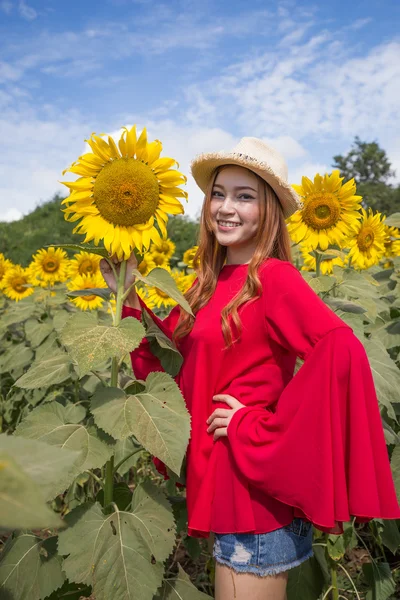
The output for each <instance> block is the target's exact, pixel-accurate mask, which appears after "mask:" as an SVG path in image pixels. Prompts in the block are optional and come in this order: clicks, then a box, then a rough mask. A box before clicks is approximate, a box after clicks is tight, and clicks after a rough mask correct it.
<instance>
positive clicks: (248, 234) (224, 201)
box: [210, 165, 260, 257]
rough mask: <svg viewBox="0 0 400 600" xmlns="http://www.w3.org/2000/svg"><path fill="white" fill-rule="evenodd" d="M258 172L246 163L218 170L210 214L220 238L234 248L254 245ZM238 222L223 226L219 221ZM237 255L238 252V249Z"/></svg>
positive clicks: (258, 210) (257, 200)
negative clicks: (244, 165)
mask: <svg viewBox="0 0 400 600" xmlns="http://www.w3.org/2000/svg"><path fill="white" fill-rule="evenodd" d="M259 196H260V192H259V189H258V179H257V176H256V175H255V174H254V173H252V172H250V171H248V170H247V169H245V168H243V167H238V166H234V165H232V166H229V167H225V168H224V169H223V170H222V171H220V173H218V175H217V177H216V180H215V183H214V187H213V189H212V195H211V207H210V208H211V218H212V223H213V230H214V233H215V235H216V237H217V240H218V242H219V243H220V244H221V245H223V246H232V247H234V248H235V250H238V251H239V249H241V250H243V251H244V250H245V249H250V248H254V240H255V235H256V232H257V228H258V221H259V213H260V197H259ZM220 220H222V221H230V222H231V223H236V224H239V225H237V226H234V227H232V226H231V227H230V228H229V229H228V228H227V229H221V228H220V226H219V224H218V223H219V221H220ZM234 248H232V250H233V249H234ZM235 255H236V257H237V252H235Z"/></svg>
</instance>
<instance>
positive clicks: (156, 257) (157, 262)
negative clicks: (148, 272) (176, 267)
mask: <svg viewBox="0 0 400 600" xmlns="http://www.w3.org/2000/svg"><path fill="white" fill-rule="evenodd" d="M146 257H147V262H148V264H149V267H151V268H152V269H155V268H156V267H160V268H161V269H165V268H166V267H169V261H168V256H167V255H166V254H162V253H161V252H148V253H147V255H146Z"/></svg>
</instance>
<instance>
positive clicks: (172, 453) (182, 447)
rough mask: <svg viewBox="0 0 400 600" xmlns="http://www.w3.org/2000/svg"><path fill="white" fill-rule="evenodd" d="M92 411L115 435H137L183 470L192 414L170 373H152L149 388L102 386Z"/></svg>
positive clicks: (120, 437) (156, 453)
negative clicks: (134, 390)
mask: <svg viewBox="0 0 400 600" xmlns="http://www.w3.org/2000/svg"><path fill="white" fill-rule="evenodd" d="M91 412H92V414H93V416H94V419H95V422H96V424H97V425H98V426H99V427H101V429H104V431H106V432H107V433H109V434H110V435H112V436H113V437H114V438H115V439H117V440H123V439H125V438H127V437H129V436H130V435H134V436H135V438H136V439H137V440H138V441H139V442H140V444H142V445H143V446H144V447H145V448H146V450H148V451H149V452H150V453H151V454H153V455H154V456H157V457H158V458H159V459H160V460H162V461H163V462H164V463H165V464H166V465H167V466H168V467H169V468H170V469H171V470H172V471H173V472H174V473H176V474H177V475H179V474H180V469H181V466H182V461H183V458H184V456H185V452H186V448H187V444H188V441H189V437H190V414H189V412H188V410H187V408H186V405H185V401H184V399H183V396H182V394H181V391H180V389H179V387H178V386H177V384H176V383H175V381H174V380H173V379H172V377H170V376H169V375H168V374H167V373H160V372H154V373H150V374H149V376H148V377H147V379H146V388H145V390H144V391H143V392H139V393H137V394H132V395H126V394H125V392H124V391H123V390H121V389H118V388H109V387H107V388H102V389H100V390H98V391H97V392H96V393H95V394H94V396H93V397H92V403H91ZM177 431H179V435H176V432H177Z"/></svg>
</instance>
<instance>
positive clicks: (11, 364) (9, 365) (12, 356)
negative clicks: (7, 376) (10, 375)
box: [0, 343, 33, 373]
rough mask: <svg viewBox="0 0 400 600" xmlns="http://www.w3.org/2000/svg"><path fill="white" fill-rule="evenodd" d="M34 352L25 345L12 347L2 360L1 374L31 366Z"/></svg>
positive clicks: (20, 344)
mask: <svg viewBox="0 0 400 600" xmlns="http://www.w3.org/2000/svg"><path fill="white" fill-rule="evenodd" d="M32 360H33V352H32V350H31V349H30V348H28V347H27V346H25V345H24V344H23V343H19V344H15V345H12V346H11V347H10V348H9V349H7V351H6V352H4V354H3V355H2V356H1V358H0V373H7V372H12V371H14V369H20V368H23V367H26V366H27V365H29V363H30V362H31V361H32Z"/></svg>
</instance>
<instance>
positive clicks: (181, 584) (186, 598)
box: [154, 562, 212, 600]
mask: <svg viewBox="0 0 400 600" xmlns="http://www.w3.org/2000/svg"><path fill="white" fill-rule="evenodd" d="M211 597H212V596H209V595H208V594H204V593H203V592H200V590H198V589H197V588H196V587H195V586H194V585H193V583H192V582H191V581H190V577H189V575H188V574H187V573H185V571H184V570H183V569H182V567H181V565H180V563H179V562H178V575H177V577H176V578H175V579H164V581H163V586H162V590H161V593H160V595H157V596H155V597H154V600H206V599H207V598H208V599H210V598H211Z"/></svg>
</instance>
